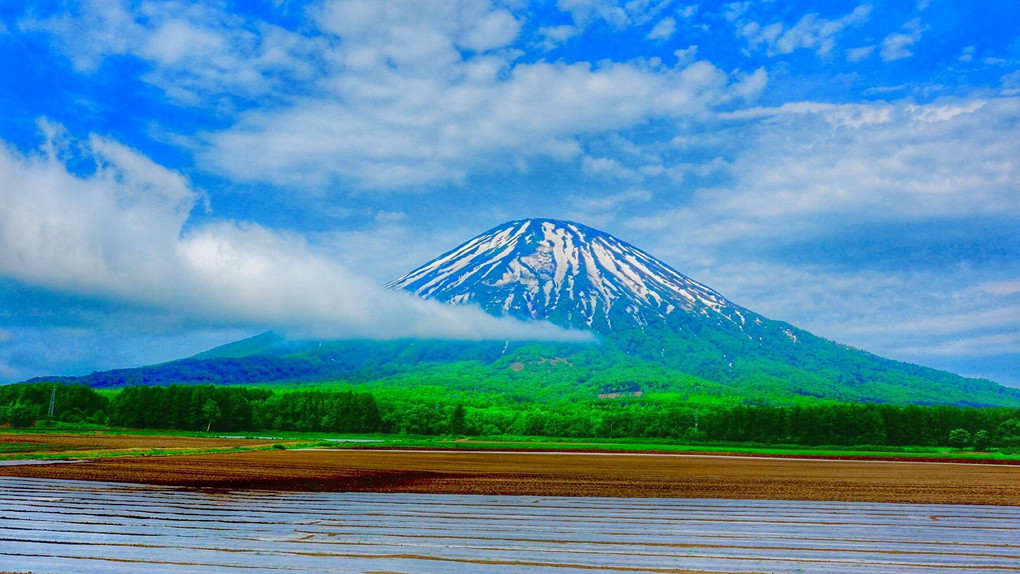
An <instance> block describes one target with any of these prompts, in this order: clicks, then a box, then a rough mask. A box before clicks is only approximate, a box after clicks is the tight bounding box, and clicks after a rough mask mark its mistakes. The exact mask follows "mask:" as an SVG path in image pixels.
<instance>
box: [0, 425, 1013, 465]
mask: <svg viewBox="0 0 1020 574" xmlns="http://www.w3.org/2000/svg"><path fill="white" fill-rule="evenodd" d="M20 433H25V434H50V433H52V434H83V435H94V434H98V433H102V434H110V435H128V436H138V437H140V438H143V437H146V436H164V437H165V436H170V437H175V436H176V437H194V438H225V437H230V438H238V439H248V440H262V441H267V440H274V441H278V442H277V443H276V444H275V445H260V446H257V447H256V446H253V447H245V446H240V447H223V448H207V449H197V448H187V449H148V450H137V449H136V450H122V451H120V452H102V451H97V450H91V451H87V450H82V451H70V450H69V451H67V452H64V453H59V454H53V453H47V454H40V453H32V452H27V450H29V449H28V448H25V447H27V446H28V445H30V444H31V443H8V444H7V445H4V444H3V443H0V460H18V459H74V458H100V457H109V456H166V455H176V454H200V453H219V452H243V451H248V450H267V449H272V448H286V449H292V448H311V447H314V448H428V449H448V450H522V451H527V450H556V451H581V450H583V451H591V450H595V451H617V452H663V453H668V452H684V453H698V454H706V455H707V454H747V455H753V456H770V455H772V456H806V457H855V458H859V457H866V458H876V459H911V458H916V459H931V458H938V459H949V460H992V461H1020V453H1004V452H998V451H996V452H968V451H956V450H951V449H948V448H945V447H888V446H869V445H862V446H859V447H845V446H839V445H823V446H804V445H760V444H740V443H710V444H704V443H701V444H698V443H674V442H668V441H667V440H664V439H639V438H632V439H627V438H625V439H569V438H556V437H534V436H495V437H472V438H470V439H456V438H453V437H428V436H413V435H393V434H369V435H364V434H345V435H338V434H331V433H308V432H288V431H271V432H233V433H217V432H211V433H205V432H199V431H167V430H149V429H144V430H136V429H115V428H108V427H93V428H87V429H85V428H78V429H68V428H53V429H45V428H34V429H21V430H7V429H5V430H2V431H0V435H3V434H20ZM23 445H24V446H23ZM34 446H36V447H37V448H36V449H35V450H40V449H42V448H52V447H57V448H58V449H59V448H60V445H54V444H40V445H34ZM141 448H144V447H141ZM8 449H9V450H8ZM5 450H6V452H5Z"/></svg>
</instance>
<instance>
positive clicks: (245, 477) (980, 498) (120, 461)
mask: <svg viewBox="0 0 1020 574" xmlns="http://www.w3.org/2000/svg"><path fill="white" fill-rule="evenodd" d="M0 476H28V477H40V478H53V479H74V480H101V481H114V482H135V483H147V484H162V485H177V486H194V487H213V488H222V489H228V490H233V489H250V488H259V489H276V490H307V491H336V492H340V491H351V492H357V491H372V492H416V493H447V494H496V495H529V496H614V497H677V498H727V499H773V500H839V501H856V502H906V503H929V504H937V503H942V504H995V505H1007V506H1020V467H1017V466H1001V465H977V464H951V463H912V462H877V461H843V460H838V461H837V460H795V459H769V458H751V457H724V456H685V455H672V454H659V455H641V454H618V453H528V452H470V451H462V452H457V451H397V450H361V449H359V450H353V449H325V450H287V451H280V450H266V451H251V452H236V453H214V454H191V455H178V456H147V457H141V456H132V457H117V458H107V459H96V460H91V461H86V462H79V463H74V464H61V465H39V466H37V465H32V466H0Z"/></svg>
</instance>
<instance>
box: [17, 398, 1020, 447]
mask: <svg viewBox="0 0 1020 574" xmlns="http://www.w3.org/2000/svg"><path fill="white" fill-rule="evenodd" d="M51 399H52V402H53V407H54V408H53V415H52V416H50V415H49V406H50V402H51ZM50 420H52V421H59V422H64V423H85V424H93V425H104V426H112V427H121V428H132V429H175V430H191V431H231V432H235V431H259V430H278V431H304V432H335V433H402V434H409V435H432V436H439V435H456V436H507V435H512V436H547V437H564V438H593V439H598V438H656V439H673V440H677V441H684V442H694V443H700V442H706V443H707V442H729V443H758V444H795V445H808V446H817V445H845V446H862V445H871V446H955V447H963V446H973V447H974V448H976V449H978V450H984V449H986V448H989V447H997V448H1004V449H1017V448H1020V409H1013V408H983V409H977V408H960V407H953V406H920V405H905V406H904V405H889V404H855V403H817V404H813V405H801V404H798V405H768V404H763V405H744V404H736V405H720V404H715V405H703V404H702V405H699V404H686V403H683V402H668V401H661V400H651V399H642V398H640V397H626V398H623V399H615V400H599V401H589V402H579V401H570V402H562V403H557V404H549V403H537V402H507V403H502V404H500V403H493V402H489V403H486V402H479V401H474V402H471V401H467V402H465V401H462V400H461V397H458V396H456V395H444V394H438V393H425V392H421V393H416V392H415V391H413V390H412V391H407V392H404V393H392V392H390V393H383V396H381V397H377V396H376V395H375V394H373V393H370V392H358V391H354V390H349V389H348V390H343V389H331V390H300V389H298V390H271V389H266V388H254V387H240V386H231V387H222V386H214V385H170V386H165V387H150V386H134V387H126V388H124V389H123V390H120V391H119V392H112V393H111V392H109V391H107V392H105V393H100V392H97V391H96V390H94V389H92V388H90V387H87V386H84V385H76V384H75V385H59V384H53V383H24V384H16V385H5V386H0V423H3V424H6V425H9V426H12V427H27V426H31V425H33V424H37V423H39V422H46V421H50Z"/></svg>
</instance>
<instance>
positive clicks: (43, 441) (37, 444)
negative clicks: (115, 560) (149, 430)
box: [0, 431, 287, 457]
mask: <svg viewBox="0 0 1020 574" xmlns="http://www.w3.org/2000/svg"><path fill="white" fill-rule="evenodd" d="M278 442H283V443H286V442H287V441H280V440H263V439H243V438H240V439H234V438H213V437H190V436H173V435H135V434H118V433H108V432H102V431H96V432H90V433H0V455H2V454H3V453H7V454H12V455H14V454H28V453H30V454H32V455H43V456H62V457H67V456H92V455H111V454H137V453H142V452H146V451H152V450H174V451H178V450H195V451H201V450H210V449H232V448H264V447H268V446H271V445H273V444H275V443H278ZM5 447H7V448H5Z"/></svg>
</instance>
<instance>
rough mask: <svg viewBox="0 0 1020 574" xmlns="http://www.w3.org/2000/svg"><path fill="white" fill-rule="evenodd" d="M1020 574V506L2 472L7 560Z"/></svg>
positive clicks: (2, 562)
mask: <svg viewBox="0 0 1020 574" xmlns="http://www.w3.org/2000/svg"><path fill="white" fill-rule="evenodd" d="M970 568H973V569H975V570H980V571H983V572H1017V571H1020V508H1015V507H1000V506H951V505H906V504H869V503H841V502H789V501H759V500H714V499H649V498H555V497H517V496H513V497H509V496H507V497H499V496H468V495H423V494H371V493H293V492H287V493H278V492H270V491H246V492H214V491H203V490H188V489H182V488H172V487H152V486H138V485H125V484H114V483H96V482H92V483H86V482H74V481H55V480H40V479H24V478H0V571H33V572H103V573H107V572H139V571H145V572H146V573H152V574H155V573H159V572H216V573H224V572H365V571H386V572H478V571H484V572H557V573H566V572H589V573H590V572H592V571H608V572H672V571H676V570H679V569H691V570H709V571H723V572H827V573H834V572H910V573H918V572H947V571H966V570H967V569H970Z"/></svg>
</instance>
